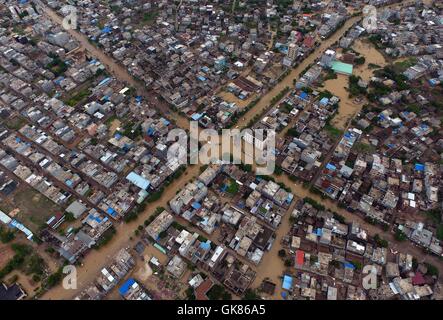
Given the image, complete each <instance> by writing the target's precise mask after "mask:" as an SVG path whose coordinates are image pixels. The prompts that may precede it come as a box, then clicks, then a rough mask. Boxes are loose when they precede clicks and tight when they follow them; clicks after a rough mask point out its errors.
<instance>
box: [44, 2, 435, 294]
mask: <svg viewBox="0 0 443 320" xmlns="http://www.w3.org/2000/svg"><path fill="white" fill-rule="evenodd" d="M37 2H39V1H37ZM39 3H41V2H39ZM406 3H408V4H409V3H413V1H405V2H402V5H404V4H406ZM41 5H42V6H43V4H42V3H41ZM43 7H44V11H45V14H46V15H47V16H48V17H49V18H51V20H53V21H54V22H55V23H57V24H61V23H62V18H61V17H60V16H58V15H57V14H56V13H55V12H54V11H52V10H50V9H49V8H48V7H46V6H43ZM359 19H360V17H352V18H350V19H349V20H347V22H346V23H345V25H344V26H343V27H342V28H340V29H339V30H338V31H337V32H335V33H334V34H333V35H332V36H331V37H330V38H329V39H327V40H324V41H323V42H322V43H321V45H320V46H319V47H317V48H316V49H315V50H314V52H313V53H312V54H311V55H309V56H308V57H307V58H306V59H305V60H304V61H303V62H302V63H301V64H300V65H298V66H297V67H296V68H294V69H292V70H291V72H290V73H289V75H287V76H286V77H285V78H284V79H283V80H282V81H281V82H279V83H278V84H277V85H276V86H275V87H273V88H272V89H271V90H270V91H269V92H268V93H267V94H265V95H264V96H263V97H262V99H261V100H260V101H259V102H258V103H257V105H256V106H255V107H254V108H252V109H251V110H249V111H248V112H247V113H246V114H245V116H244V117H243V118H242V119H241V120H240V121H239V123H238V126H239V127H243V126H245V125H246V124H247V123H248V122H249V121H250V120H251V119H252V118H253V117H254V116H255V115H256V114H258V113H261V112H263V111H264V110H265V109H266V108H267V107H268V106H269V104H270V102H271V100H272V98H273V97H274V96H276V95H277V94H278V93H280V92H281V91H282V90H283V89H284V88H285V87H292V86H293V80H294V79H296V78H298V77H299V76H300V74H301V73H302V71H303V70H304V69H305V68H306V67H307V66H308V65H310V64H311V63H313V62H315V60H316V59H317V58H319V57H320V56H321V55H322V54H323V52H324V51H325V50H326V49H328V48H329V47H331V46H332V45H333V44H334V43H335V42H336V41H338V40H339V39H340V38H341V37H342V36H343V35H344V34H345V32H346V31H347V30H349V29H350V28H351V27H352V25H353V24H354V23H355V22H357V21H358V20H359ZM68 32H69V33H70V34H71V35H72V36H73V37H74V38H75V39H76V40H77V41H78V42H79V43H80V45H81V46H82V47H83V48H85V49H86V50H87V51H89V53H90V54H92V55H93V56H95V57H96V58H98V59H99V60H100V61H101V62H102V63H103V64H104V65H105V66H106V68H107V69H108V71H109V72H111V73H112V74H113V75H114V76H115V77H116V78H118V79H120V80H122V81H125V82H126V83H128V84H130V85H133V86H134V87H136V88H137V89H138V90H139V92H142V93H144V94H145V95H146V88H145V86H143V85H141V84H140V83H138V82H137V81H135V80H134V79H133V78H132V77H131V76H130V75H129V73H128V72H127V71H126V69H125V68H124V67H122V66H120V65H119V64H118V63H116V61H114V60H113V59H112V58H111V57H109V56H107V55H106V54H105V53H103V52H102V51H101V50H100V49H99V48H97V47H95V46H94V45H92V44H91V43H89V41H88V40H87V37H86V36H84V35H82V34H81V33H79V32H78V31H76V30H68ZM368 63H369V61H368ZM336 91H337V90H334V89H332V90H331V92H333V93H334V94H337V92H336ZM170 115H171V117H170V118H172V119H174V120H176V122H177V125H178V126H179V127H182V128H189V121H188V120H187V119H185V118H184V117H181V116H179V115H177V114H175V113H172V112H171V113H170ZM200 167H201V166H200V165H194V166H190V167H188V168H187V170H186V173H185V174H183V175H182V176H181V177H180V178H179V179H178V180H176V181H174V183H173V184H172V185H170V186H169V187H168V188H166V189H165V191H164V193H163V195H162V197H161V198H160V199H159V200H158V201H156V202H154V203H151V204H149V205H148V206H147V207H146V210H145V211H144V212H143V213H141V214H140V215H139V216H138V219H137V220H136V221H133V222H131V223H120V224H118V225H117V226H116V230H117V233H116V235H115V236H114V237H113V238H112V239H111V241H110V242H109V243H108V244H107V245H106V246H104V247H102V248H100V250H93V251H91V252H89V253H88V254H87V255H86V257H85V258H84V259H83V263H82V265H81V266H80V267H78V272H77V276H78V288H77V289H75V290H65V289H64V288H63V287H62V286H61V285H58V286H56V287H54V288H52V289H51V290H50V291H48V292H46V293H45V294H44V295H43V297H42V298H43V299H72V298H73V297H74V296H76V295H77V294H79V293H80V292H81V291H82V290H83V289H84V288H85V287H86V286H87V285H90V284H91V283H92V281H94V280H95V278H96V277H97V275H98V274H99V272H100V269H101V268H102V267H103V266H105V265H106V264H108V263H109V262H110V261H111V260H112V259H113V256H114V255H115V253H116V252H118V250H119V249H121V248H123V247H129V246H132V245H134V241H131V240H130V238H131V237H132V236H133V235H134V230H135V229H136V227H137V226H138V225H140V224H142V223H143V221H144V220H146V219H147V218H148V217H149V216H150V215H151V214H152V213H153V212H154V211H155V208H156V207H158V206H162V207H165V208H166V207H167V203H168V201H169V200H170V199H171V198H172V197H173V196H175V194H176V192H177V191H178V190H180V189H182V188H183V187H184V186H185V185H186V183H188V182H189V181H190V180H191V179H192V178H193V177H196V176H197V175H198V174H199V173H200V172H199V171H200V170H199V169H200ZM275 178H276V180H277V181H279V182H284V183H285V184H286V185H287V186H288V187H291V189H292V191H293V193H294V194H295V195H296V196H298V197H304V196H308V195H309V196H310V197H311V198H314V199H316V200H317V201H319V202H321V203H323V204H324V205H325V206H326V207H328V208H330V209H331V210H334V211H336V212H338V213H340V214H342V215H343V216H345V217H346V218H348V219H349V220H350V221H359V222H360V223H361V224H362V225H363V226H364V227H366V228H367V229H368V230H369V232H370V233H371V230H372V231H373V232H374V228H375V229H377V231H379V232H378V233H380V234H383V232H382V231H380V230H378V228H376V227H374V226H371V225H368V224H367V223H366V222H365V221H364V220H363V219H362V218H360V217H358V216H356V215H353V214H351V213H349V212H347V211H345V210H342V209H340V208H338V207H337V206H336V205H335V203H333V202H332V201H330V200H323V199H321V198H320V197H318V196H317V195H315V194H311V193H310V192H309V191H308V190H306V189H303V188H302V187H301V186H300V185H297V184H294V182H292V181H291V180H289V179H288V177H287V176H286V175H282V176H276V177H275ZM289 214H290V211H289V213H288V214H287V216H286V217H285V219H284V222H283V223H282V225H281V226H280V228H279V229H278V230H277V239H276V242H275V244H274V246H273V248H272V249H271V251H270V252H267V253H266V254H265V257H264V258H263V261H262V263H261V264H260V265H259V266H258V267H257V279H256V280H255V282H254V287H257V286H258V285H259V284H260V283H261V280H263V279H264V278H266V277H268V278H270V279H272V281H274V282H275V283H276V284H277V288H280V287H281V283H280V280H279V279H280V277H281V276H282V274H283V272H284V270H285V268H284V265H283V262H282V261H281V259H279V258H278V255H277V253H278V250H279V249H280V245H279V242H280V240H281V238H282V237H283V236H284V235H285V234H286V233H287V232H288V231H289V229H290V224H289ZM386 239H389V237H387V238H386ZM413 248H415V247H413ZM415 251H417V250H415V249H414V250H412V252H411V253H413V254H415V255H417V256H418V257H420V256H423V254H421V255H420V252H415ZM427 257H429V256H427ZM432 258H435V257H431V258H429V259H430V260H432ZM436 259H437V258H436ZM440 265H441V263H439V264H438V266H440ZM442 273H443V270H442ZM278 292H279V290H278V289H277V292H276V295H275V297H277V295H278ZM275 297H274V298H275Z"/></svg>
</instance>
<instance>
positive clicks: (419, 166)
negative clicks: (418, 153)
mask: <svg viewBox="0 0 443 320" xmlns="http://www.w3.org/2000/svg"><path fill="white" fill-rule="evenodd" d="M415 170H417V171H425V165H424V164H421V163H416V164H415Z"/></svg>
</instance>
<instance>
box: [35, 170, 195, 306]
mask: <svg viewBox="0 0 443 320" xmlns="http://www.w3.org/2000/svg"><path fill="white" fill-rule="evenodd" d="M199 174H200V166H197V165H194V166H189V167H188V169H187V170H186V171H185V173H183V175H182V176H181V177H180V178H179V179H177V180H175V181H174V182H173V184H172V185H171V186H170V187H169V188H166V189H165V191H164V193H163V195H162V197H161V198H160V199H159V200H158V201H155V202H153V203H150V204H148V205H147V206H146V209H145V211H144V212H142V213H140V214H139V216H138V218H137V220H135V221H132V222H130V223H124V222H121V223H120V224H119V225H117V226H116V231H117V232H116V235H115V236H114V237H113V238H112V239H111V241H110V242H109V243H108V244H106V245H105V246H103V247H102V248H100V250H92V251H91V252H89V253H88V254H87V255H86V257H85V258H84V259H83V261H82V262H83V264H82V265H81V266H80V267H78V268H77V275H78V289H77V290H65V289H64V288H63V287H62V286H61V285H59V286H57V287H55V288H53V289H51V290H50V291H48V292H47V293H46V294H45V295H43V296H42V298H43V299H72V298H73V297H74V296H76V295H77V294H79V293H80V292H81V291H82V289H84V288H85V287H86V286H87V285H89V284H90V283H91V282H92V281H94V280H95V278H96V277H97V276H98V275H99V272H100V270H101V269H102V268H103V267H104V266H105V265H106V264H107V263H108V262H109V261H111V260H112V259H113V255H114V254H115V253H116V252H118V250H120V249H121V248H123V247H130V246H134V245H135V241H134V240H132V241H131V240H130V238H131V237H134V238H135V236H134V230H136V229H137V226H138V225H140V224H143V222H144V221H145V220H146V219H148V218H149V216H150V215H152V214H153V213H154V212H155V209H156V208H157V207H164V208H166V207H167V203H168V201H169V200H170V199H171V198H173V197H174V196H175V194H176V192H177V190H180V189H182V188H183V187H184V186H185V185H186V183H188V182H189V181H190V180H191V179H193V178H194V177H196V176H198V175H199ZM157 256H159V254H157Z"/></svg>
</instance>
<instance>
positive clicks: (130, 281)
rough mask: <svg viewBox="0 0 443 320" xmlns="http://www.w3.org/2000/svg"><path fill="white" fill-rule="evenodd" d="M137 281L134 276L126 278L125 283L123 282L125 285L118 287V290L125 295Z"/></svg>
mask: <svg viewBox="0 0 443 320" xmlns="http://www.w3.org/2000/svg"><path fill="white" fill-rule="evenodd" d="M134 283H135V280H134V279H133V278H129V279H128V280H126V282H125V283H123V285H122V286H121V287H120V288H119V289H118V292H119V293H120V294H121V295H122V296H124V295H125V294H126V293H127V292H128V291H129V289H130V288H131V286H132V285H133V284H134Z"/></svg>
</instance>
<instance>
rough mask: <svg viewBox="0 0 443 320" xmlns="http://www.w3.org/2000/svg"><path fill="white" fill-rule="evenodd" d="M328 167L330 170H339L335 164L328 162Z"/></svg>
mask: <svg viewBox="0 0 443 320" xmlns="http://www.w3.org/2000/svg"><path fill="white" fill-rule="evenodd" d="M326 169H328V170H337V168H336V167H335V166H334V165H333V164H331V163H328V164H327V165H326Z"/></svg>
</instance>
